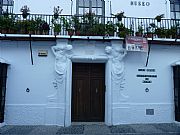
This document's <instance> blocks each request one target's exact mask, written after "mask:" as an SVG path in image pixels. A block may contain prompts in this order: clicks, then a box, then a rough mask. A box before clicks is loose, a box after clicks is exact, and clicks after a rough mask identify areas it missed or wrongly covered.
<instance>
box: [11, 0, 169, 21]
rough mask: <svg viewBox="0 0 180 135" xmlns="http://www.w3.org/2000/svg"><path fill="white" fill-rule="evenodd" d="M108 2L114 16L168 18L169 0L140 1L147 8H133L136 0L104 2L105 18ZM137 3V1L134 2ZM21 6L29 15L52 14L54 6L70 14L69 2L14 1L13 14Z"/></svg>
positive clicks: (49, 0) (108, 11)
mask: <svg viewBox="0 0 180 135" xmlns="http://www.w3.org/2000/svg"><path fill="white" fill-rule="evenodd" d="M110 1H111V5H112V13H114V14H116V13H118V12H120V11H124V12H125V15H126V16H129V17H155V16H156V15H159V14H165V15H166V18H168V17H170V2H169V0H158V1H157V0H141V1H140V2H141V5H142V2H145V3H148V2H149V3H150V5H149V6H134V5H131V4H130V3H131V1H133V2H135V1H136V0H105V4H106V10H105V11H106V16H110ZM136 2H139V1H136ZM23 5H28V7H30V10H31V13H42V14H53V8H54V6H60V7H61V8H62V9H63V12H62V14H68V15H70V14H71V0H59V1H58V0H38V1H37V0H23V1H20V0H15V8H14V11H15V13H20V11H19V10H20V8H21V7H22V6H23ZM75 13H76V0H73V14H75Z"/></svg>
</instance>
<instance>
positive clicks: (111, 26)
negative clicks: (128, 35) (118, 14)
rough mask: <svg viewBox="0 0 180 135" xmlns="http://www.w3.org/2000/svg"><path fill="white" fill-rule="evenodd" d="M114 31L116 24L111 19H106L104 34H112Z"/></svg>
mask: <svg viewBox="0 0 180 135" xmlns="http://www.w3.org/2000/svg"><path fill="white" fill-rule="evenodd" d="M115 31H116V26H115V25H114V24H113V22H112V21H108V22H107V24H106V34H108V35H109V36H113V35H114V32H115Z"/></svg>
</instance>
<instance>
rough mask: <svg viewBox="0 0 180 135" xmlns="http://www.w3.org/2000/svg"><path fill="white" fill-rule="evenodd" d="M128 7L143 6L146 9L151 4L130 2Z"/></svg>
mask: <svg viewBox="0 0 180 135" xmlns="http://www.w3.org/2000/svg"><path fill="white" fill-rule="evenodd" d="M130 5H131V6H144V7H145V6H146V7H148V6H150V5H151V3H150V2H145V1H131V2H130Z"/></svg>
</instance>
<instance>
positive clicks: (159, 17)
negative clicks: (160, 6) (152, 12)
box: [155, 14, 164, 22]
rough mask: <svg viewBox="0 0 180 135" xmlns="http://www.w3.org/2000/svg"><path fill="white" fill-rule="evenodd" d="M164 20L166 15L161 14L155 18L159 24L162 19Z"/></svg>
mask: <svg viewBox="0 0 180 135" xmlns="http://www.w3.org/2000/svg"><path fill="white" fill-rule="evenodd" d="M162 18H164V14H160V15H157V16H156V17H155V19H156V20H157V22H161V19H162Z"/></svg>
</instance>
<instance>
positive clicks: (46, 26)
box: [41, 21, 50, 35]
mask: <svg viewBox="0 0 180 135" xmlns="http://www.w3.org/2000/svg"><path fill="white" fill-rule="evenodd" d="M41 28H42V33H43V34H44V35H48V34H49V30H50V28H49V24H48V23H47V22H45V21H44V22H43V23H42V25H41Z"/></svg>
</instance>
